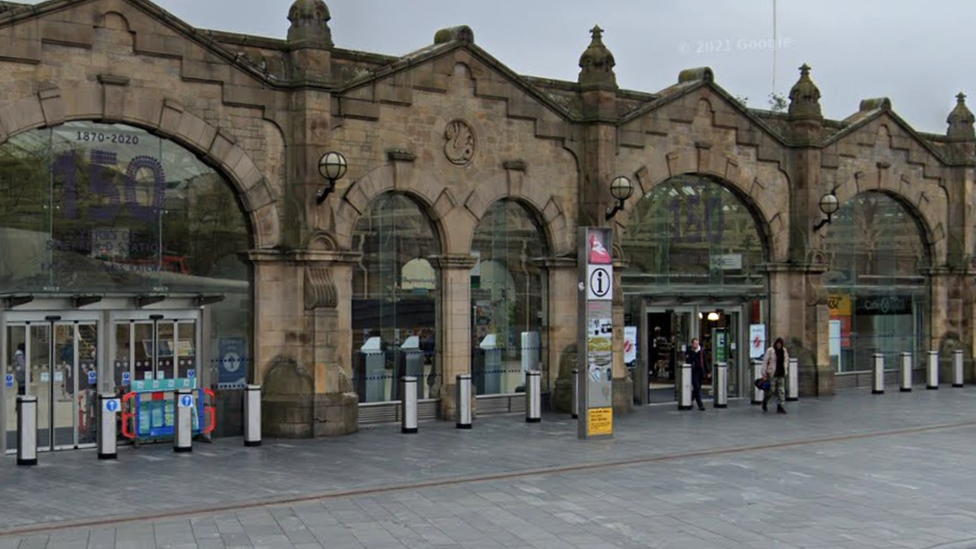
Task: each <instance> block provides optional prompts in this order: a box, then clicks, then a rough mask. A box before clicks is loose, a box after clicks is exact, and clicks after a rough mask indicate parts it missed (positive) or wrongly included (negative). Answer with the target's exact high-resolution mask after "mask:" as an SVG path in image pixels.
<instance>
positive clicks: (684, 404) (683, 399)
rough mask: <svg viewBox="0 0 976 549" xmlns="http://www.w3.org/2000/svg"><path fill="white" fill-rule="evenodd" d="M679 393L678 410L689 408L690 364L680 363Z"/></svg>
mask: <svg viewBox="0 0 976 549" xmlns="http://www.w3.org/2000/svg"><path fill="white" fill-rule="evenodd" d="M680 383H681V393H680V397H679V399H678V409H679V410H682V411H684V410H691V364H682V365H681V379H680Z"/></svg>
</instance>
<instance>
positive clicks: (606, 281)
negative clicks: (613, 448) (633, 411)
mask: <svg viewBox="0 0 976 549" xmlns="http://www.w3.org/2000/svg"><path fill="white" fill-rule="evenodd" d="M612 238H613V232H612V231H611V230H610V229H607V228H596V227H580V229H579V259H578V261H579V276H580V282H579V288H580V299H579V317H578V318H579V337H578V347H577V348H578V349H581V352H580V353H579V354H578V360H579V371H580V383H579V384H578V389H579V394H578V395H577V397H578V402H579V425H578V436H579V438H590V437H599V436H611V435H612V434H613V346H612V342H613V262H612V258H611V255H610V250H611V249H612V245H613V242H612Z"/></svg>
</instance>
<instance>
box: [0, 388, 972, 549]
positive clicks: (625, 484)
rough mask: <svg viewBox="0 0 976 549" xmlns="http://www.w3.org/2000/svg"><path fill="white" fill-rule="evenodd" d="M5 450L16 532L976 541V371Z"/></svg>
mask: <svg viewBox="0 0 976 549" xmlns="http://www.w3.org/2000/svg"><path fill="white" fill-rule="evenodd" d="M790 411H791V413H790V414H789V415H786V416H779V415H775V414H765V415H764V414H762V413H761V412H760V411H759V410H758V407H756V406H752V405H750V404H749V402H748V401H733V402H732V404H731V406H730V407H729V408H728V409H726V410H715V409H712V408H709V409H708V410H707V411H705V412H699V411H697V410H694V411H689V412H678V411H676V410H675V409H674V407H673V406H652V407H647V408H643V409H641V410H639V411H637V412H636V413H634V414H632V415H629V416H626V417H624V418H620V420H619V421H618V422H617V424H616V436H615V437H614V438H613V439H612V440H600V441H589V442H581V441H578V440H577V439H576V432H575V423H574V422H572V421H570V420H569V418H568V417H565V416H546V417H545V418H544V421H543V423H541V424H525V423H524V422H523V421H522V418H521V417H519V416H503V417H492V418H479V419H478V420H477V421H476V425H475V428H474V429H473V430H471V431H459V430H456V429H454V426H453V424H452V423H446V422H445V423H425V424H421V431H420V433H419V434H417V435H401V434H400V433H399V429H398V427H397V426H380V427H376V428H372V429H368V430H365V431H363V432H361V433H359V434H357V435H353V436H349V437H343V438H336V439H328V440H302V441H273V440H265V445H264V446H262V447H260V448H244V447H243V446H242V443H241V440H240V439H221V440H218V441H217V442H215V443H214V444H197V445H196V446H195V448H194V452H193V453H192V454H191V455H177V454H174V453H173V452H172V449H171V448H169V447H167V446H163V445H159V446H152V447H143V448H140V449H131V448H123V449H121V450H120V452H119V459H118V461H117V462H99V461H97V460H96V456H95V453H94V452H93V451H76V452H64V453H56V454H41V455H40V465H39V466H38V467H36V468H26V469H25V468H18V467H17V466H16V465H15V462H14V460H13V459H11V458H6V459H4V460H2V462H0V549H8V548H33V547H38V548H42V547H47V548H50V549H56V548H132V549H135V548H154V547H159V548H162V547H173V548H184V547H185V548H191V547H199V548H218V547H271V548H290V547H302V548H304V547H308V548H311V547H326V548H347V547H348V548H370V549H373V548H376V549H381V548H404V547H406V548H423V547H435V548H439V549H448V548H468V549H480V548H485V549H487V548H499V549H500V548H537V549H546V548H553V549H555V548H569V549H575V548H579V549H613V548H620V549H632V548H638V547H654V548H685V547H688V548H692V547H694V548H697V547H717V548H745V547H750V548H763V547H784V548H793V547H796V548H806V547H810V548H813V547H823V548H826V547H916V548H924V547H949V548H963V547H976V475H974V474H973V473H972V471H973V465H974V464H976V458H974V457H973V456H976V437H974V435H976V389H969V388H967V389H950V388H948V387H943V388H942V389H941V390H939V391H925V390H918V389H916V391H915V392H913V393H909V394H902V393H898V392H891V391H890V390H889V392H888V394H886V395H883V396H872V395H870V394H868V392H867V391H849V392H844V393H842V394H841V395H840V396H837V397H833V398H829V399H821V400H812V399H811V400H806V399H805V400H802V401H801V402H799V403H795V404H792V405H791V406H790Z"/></svg>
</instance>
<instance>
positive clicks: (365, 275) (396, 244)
mask: <svg viewBox="0 0 976 549" xmlns="http://www.w3.org/2000/svg"><path fill="white" fill-rule="evenodd" d="M353 250H355V251H358V252H361V253H362V258H361V259H360V261H359V265H358V266H357V267H356V268H355V270H354V274H353V296H352V325H353V354H354V355H355V357H356V360H355V371H354V372H353V378H354V384H355V386H356V390H357V392H358V394H359V400H360V402H384V401H389V400H397V399H399V395H398V390H399V387H398V383H397V380H399V379H400V377H401V376H404V375H411V376H417V377H418V378H420V379H421V380H422V382H421V383H420V384H419V396H420V398H436V397H437V396H438V390H439V387H440V385H441V382H440V379H439V376H440V369H439V367H438V364H437V357H436V355H435V352H434V351H435V349H436V346H437V345H438V343H437V340H436V333H437V331H436V318H437V303H438V299H439V295H438V287H439V284H438V282H437V276H436V275H437V273H436V271H435V270H434V268H433V266H432V265H431V262H430V260H429V258H430V257H431V256H434V255H437V254H438V253H439V251H440V243H439V242H438V239H437V236H436V234H435V232H434V229H433V226H432V224H431V222H430V219H429V218H428V217H427V216H426V215H424V213H423V212H422V211H421V209H420V207H419V206H418V205H417V204H416V203H415V202H414V201H413V200H411V199H410V198H408V197H406V196H404V195H402V194H397V193H387V194H383V195H381V196H379V197H377V198H376V199H374V200H373V201H372V202H371V203H370V205H369V209H368V210H367V211H366V213H364V214H363V216H362V217H361V218H360V219H359V221H358V222H357V223H356V229H355V232H354V233H353Z"/></svg>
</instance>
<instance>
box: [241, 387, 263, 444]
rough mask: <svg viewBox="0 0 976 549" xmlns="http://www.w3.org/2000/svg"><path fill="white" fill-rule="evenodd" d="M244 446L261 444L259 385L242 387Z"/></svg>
mask: <svg viewBox="0 0 976 549" xmlns="http://www.w3.org/2000/svg"><path fill="white" fill-rule="evenodd" d="M244 446H261V386H260V385H248V386H247V387H245V388H244Z"/></svg>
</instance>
